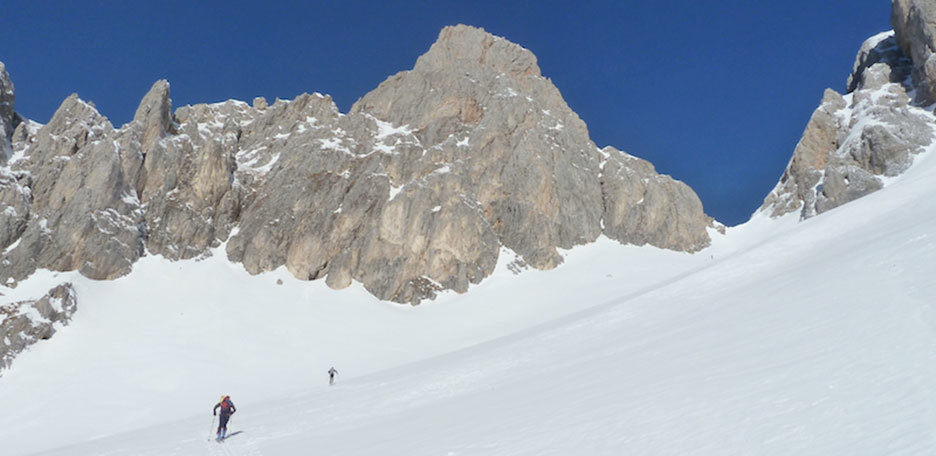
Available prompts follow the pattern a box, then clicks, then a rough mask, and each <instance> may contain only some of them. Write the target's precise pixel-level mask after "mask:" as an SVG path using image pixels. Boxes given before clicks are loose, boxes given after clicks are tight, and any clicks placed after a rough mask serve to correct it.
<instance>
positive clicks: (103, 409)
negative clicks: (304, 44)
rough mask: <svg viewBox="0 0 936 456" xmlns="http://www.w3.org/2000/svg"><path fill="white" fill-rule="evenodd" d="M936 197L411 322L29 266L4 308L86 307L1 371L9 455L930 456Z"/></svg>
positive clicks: (623, 253) (925, 165) (642, 253)
mask: <svg viewBox="0 0 936 456" xmlns="http://www.w3.org/2000/svg"><path fill="white" fill-rule="evenodd" d="M934 183H936V154H934V153H933V151H932V150H930V151H928V152H927V153H924V154H921V155H920V156H918V157H916V163H915V165H914V166H913V167H912V168H911V169H910V170H909V171H908V172H907V173H905V174H904V175H901V176H900V177H898V178H895V179H894V180H892V181H890V182H889V183H888V185H887V187H885V188H884V189H883V190H881V191H879V192H876V193H874V194H871V195H869V196H867V197H864V198H862V199H860V200H857V201H855V202H852V203H850V204H847V205H845V206H842V207H839V208H837V209H834V210H832V211H829V212H827V213H825V214H823V215H822V216H821V217H816V218H813V219H809V220H807V221H804V222H802V223H796V216H795V215H793V216H792V218H791V217H790V216H787V217H784V218H782V219H779V220H769V219H767V218H766V217H764V216H762V215H758V216H755V218H754V219H753V220H752V221H750V222H748V223H747V224H745V225H742V226H740V227H736V228H731V229H729V230H728V233H727V235H725V236H714V243H713V246H712V247H710V248H709V249H707V250H705V251H702V252H700V253H698V254H695V255H688V254H682V253H676V252H667V251H662V250H657V249H654V248H649V247H642V248H638V247H626V246H620V245H617V244H616V243H613V242H611V241H608V240H606V239H603V240H602V241H601V242H598V243H596V244H593V245H588V246H584V247H581V248H576V249H575V250H573V251H571V252H564V254H565V255H566V263H565V264H564V265H562V266H561V267H559V268H558V269H556V270H554V271H549V272H541V271H532V270H528V271H524V272H523V273H521V274H520V275H518V276H515V275H513V273H512V272H510V268H508V267H507V266H508V265H507V264H501V265H499V267H498V271H497V273H496V274H495V276H494V277H493V278H492V279H491V280H489V281H486V282H484V283H482V284H481V285H479V286H478V287H477V288H476V289H473V290H472V292H471V293H469V294H466V295H455V294H452V295H446V296H443V297H441V298H440V299H438V300H437V301H435V302H433V303H430V304H429V305H425V306H421V307H416V308H410V307H403V306H397V305H392V304H385V303H381V302H377V301H375V300H374V299H373V298H372V297H370V295H368V294H367V293H366V292H364V291H363V290H361V289H360V287H359V286H357V285H356V286H355V287H354V289H353V290H346V291H342V292H334V291H330V290H328V289H327V288H326V287H325V286H324V285H323V284H321V283H317V282H313V283H311V284H310V283H307V282H299V281H296V280H295V279H293V278H292V277H291V276H290V275H289V274H288V273H287V272H285V271H283V270H278V271H275V272H272V273H268V274H263V275H260V276H255V277H251V276H249V275H247V274H246V273H245V272H243V268H241V267H239V265H230V264H227V263H226V262H224V261H222V260H219V258H223V255H215V256H213V257H211V258H208V259H206V260H203V261H185V262H176V263H173V262H168V261H165V260H162V259H159V258H156V257H146V258H143V259H142V260H141V261H140V263H138V265H137V266H136V267H135V268H134V272H133V273H132V274H131V275H130V276H128V277H124V278H121V279H119V280H116V281H112V282H93V281H90V280H87V279H83V278H81V277H80V276H79V275H77V274H74V273H69V274H58V277H54V274H52V273H41V274H37V275H36V276H34V277H31V278H30V279H29V280H27V281H25V282H23V283H22V284H21V285H20V286H19V287H18V288H17V289H15V290H7V289H2V290H0V292H3V293H4V294H5V295H6V296H4V297H3V299H20V298H23V297H28V296H35V295H39V294H41V293H43V292H44V291H45V290H46V289H48V287H49V285H50V284H51V283H54V282H56V281H64V280H70V281H73V282H74V284H75V287H76V288H77V290H78V295H79V296H80V299H81V311H79V312H78V313H76V315H75V318H74V320H73V323H72V324H71V325H70V326H68V327H66V328H63V329H62V330H61V331H60V333H59V334H57V335H56V337H55V338H54V339H53V340H51V341H49V342H46V343H40V344H37V345H35V346H33V348H32V349H31V350H30V351H28V352H26V353H24V354H23V355H21V356H20V357H19V358H17V359H16V361H15V362H14V364H13V367H12V369H11V370H10V371H8V372H7V373H6V374H5V375H4V377H3V378H0V442H2V445H3V451H2V452H3V454H14V455H16V454H30V453H34V452H40V453H41V454H62V455H83V454H88V455H99V454H108V455H192V454H248V455H292V454H307V453H309V451H311V449H314V450H315V451H316V452H320V453H322V454H341V455H377V454H380V455H386V454H405V455H469V454H484V455H513V454H589V455H602V454H607V455H619V454H713V455H724V454H796V455H804V454H816V455H830V454H891V455H893V454H906V455H910V454H921V455H922V454H933V453H934V452H936V434H934V432H933V429H936V394H934V393H936V386H934V385H936V312H934V308H933V297H934V296H936V282H934V281H933V280H932V277H933V276H934V274H936V261H934V260H936V200H934V199H933V198H932V196H931V195H932V193H933V191H934V186H936V184H934ZM503 256H504V257H506V256H509V255H503ZM505 262H506V261H505ZM277 280H282V281H283V284H282V285H276V281H277ZM169 283H171V284H172V287H171V289H170V288H169V287H166V286H165V284H169ZM332 365H334V366H335V367H336V368H337V369H338V370H339V371H340V372H341V374H340V375H339V377H338V383H337V385H335V386H333V387H329V386H327V383H328V380H327V374H326V371H327V370H328V368H329V367H330V366H332ZM221 394H230V395H231V396H232V398H233V400H234V401H235V403H236V404H237V405H238V410H239V411H238V413H237V414H236V415H234V417H233V419H232V422H231V427H230V429H231V432H235V431H241V433H240V434H237V435H235V436H233V437H231V438H230V439H229V440H227V441H226V442H224V443H222V444H217V443H214V442H210V441H208V437H209V434H210V432H211V429H210V424H209V420H210V419H211V416H210V414H209V413H208V412H209V410H210V408H211V407H212V406H213V405H214V403H215V402H216V401H217V398H218V397H219V396H220V395H221Z"/></svg>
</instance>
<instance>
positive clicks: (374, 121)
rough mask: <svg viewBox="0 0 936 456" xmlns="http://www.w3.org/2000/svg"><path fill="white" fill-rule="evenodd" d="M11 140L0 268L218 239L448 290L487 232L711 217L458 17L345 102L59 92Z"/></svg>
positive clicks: (250, 256)
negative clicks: (127, 104) (407, 60)
mask: <svg viewBox="0 0 936 456" xmlns="http://www.w3.org/2000/svg"><path fill="white" fill-rule="evenodd" d="M13 142H14V149H15V150H16V151H17V156H18V157H20V156H21V157H22V158H18V159H17V160H16V161H15V162H14V163H12V167H10V168H9V169H8V171H7V172H6V174H5V175H4V176H5V177H2V178H0V202H3V204H5V205H6V207H12V208H13V210H12V211H8V212H10V214H11V215H9V216H4V215H0V249H5V253H4V254H3V256H2V257H0V261H3V262H4V266H5V267H4V268H3V269H2V270H0V280H3V281H9V280H12V281H14V282H15V281H16V280H21V279H22V278H23V277H25V276H27V275H29V274H30V273H31V272H32V271H33V270H35V269H36V268H39V267H44V268H50V269H56V270H70V269H76V268H77V269H79V270H80V271H81V272H82V273H84V274H85V275H88V276H89V277H94V278H113V277H116V276H119V275H122V274H125V273H127V272H128V271H129V269H130V267H131V265H132V263H133V262H134V261H135V260H136V259H137V258H138V257H139V256H141V255H143V253H144V247H145V250H147V251H149V252H150V253H153V254H159V255H163V256H166V257H168V258H171V259H184V258H192V257H196V256H199V255H203V254H206V253H207V252H208V251H209V249H210V248H212V247H217V246H219V245H220V244H221V243H222V242H224V241H227V246H226V250H227V254H228V257H229V258H230V259H231V260H233V261H237V262H241V263H243V265H244V267H245V268H246V269H247V270H248V271H249V272H251V273H259V272H262V271H267V270H271V269H274V268H277V267H280V266H284V265H285V266H286V267H287V268H288V269H289V270H290V271H291V272H292V273H293V274H294V275H295V276H296V277H299V278H302V279H310V280H311V279H319V278H326V282H327V283H328V285H330V286H332V287H334V288H343V287H346V286H348V285H350V284H351V282H352V281H353V280H356V281H359V282H361V283H362V284H363V285H364V286H365V287H366V288H367V289H368V290H369V291H370V292H372V293H373V294H374V295H376V296H377V297H379V298H381V299H389V300H394V301H397V302H412V303H416V302H419V300H421V299H425V298H429V297H433V296H434V295H435V293H436V292H437V291H439V290H442V289H454V290H457V291H459V292H464V291H466V290H467V289H468V287H469V286H470V284H473V283H478V282H479V281H481V280H482V279H483V278H485V277H487V276H488V275H490V274H491V272H492V271H493V269H494V266H495V265H496V263H497V259H498V255H499V253H500V251H501V248H502V247H507V248H509V249H511V250H513V251H514V252H515V253H516V254H517V255H518V256H519V257H520V259H522V261H523V262H525V263H527V264H529V265H531V266H533V267H536V268H541V269H547V268H552V267H555V266H556V265H558V264H559V263H560V262H561V261H562V257H561V256H560V255H559V254H558V252H557V248H564V249H568V248H571V247H573V246H575V245H579V244H584V243H588V242H592V241H594V240H595V239H596V238H597V237H598V236H599V235H601V234H605V235H607V236H609V237H611V238H613V239H617V240H619V241H621V242H626V243H634V244H650V245H654V246H658V247H662V248H669V249H676V250H684V251H695V250H698V249H701V248H703V247H704V246H706V245H708V243H709V237H708V234H707V231H706V227H707V226H709V225H710V224H711V223H712V221H711V219H709V218H708V217H706V216H705V214H704V213H703V211H702V204H701V202H700V201H699V199H698V197H697V196H696V195H695V193H693V192H692V190H691V189H689V188H688V187H687V186H685V185H684V184H682V183H680V182H678V181H675V180H673V179H671V178H669V177H666V176H660V175H659V174H657V173H656V171H655V170H654V169H653V166H652V165H650V164H649V163H647V162H646V161H643V160H640V159H637V158H635V157H632V156H630V155H627V154H624V153H622V152H619V151H617V150H614V149H612V148H607V149H605V150H603V151H602V150H599V149H598V148H597V147H596V146H595V144H594V143H593V142H592V141H591V140H590V139H589V137H588V131H587V128H586V126H585V124H584V122H582V120H581V119H579V118H578V116H577V115H576V114H575V113H574V112H572V110H571V109H570V108H569V107H568V106H567V105H566V103H565V101H564V100H563V99H562V96H561V95H560V94H559V91H558V90H557V89H556V88H555V86H553V85H552V83H551V82H550V81H549V80H548V79H547V78H544V77H543V76H542V75H541V73H540V69H539V67H538V66H537V63H536V57H535V56H534V55H533V54H532V53H531V52H530V51H528V50H526V49H524V48H522V47H520V46H518V45H516V44H513V43H510V42H508V41H507V40H504V39H502V38H498V37H494V36H492V35H490V34H488V33H486V32H484V31H483V30H481V29H477V28H473V27H467V26H456V27H447V28H445V29H444V30H443V31H442V32H441V33H440V35H439V39H438V41H437V42H436V43H435V44H433V45H432V47H431V48H430V50H429V51H428V52H427V53H426V54H425V55H423V56H422V57H420V58H419V59H418V61H417V62H416V65H415V66H414V68H413V69H412V70H410V71H404V72H401V73H399V74H397V75H394V76H392V77H390V78H389V79H388V80H387V81H385V82H384V83H382V84H381V85H380V86H379V87H378V88H377V89H375V90H374V91H372V92H371V93H369V94H367V95H366V96H364V97H363V98H362V99H361V100H359V101H358V103H356V104H355V105H354V106H353V107H352V108H351V110H350V112H349V113H348V114H347V115H342V114H341V113H340V112H339V111H338V109H337V107H336V106H335V104H334V103H333V102H332V100H331V99H330V98H329V97H326V96H322V95H319V94H313V95H301V96H299V97H297V98H296V99H294V100H291V101H284V100H276V101H275V102H273V103H272V104H270V103H267V102H266V100H264V99H262V98H258V99H256V100H254V102H253V105H252V106H248V105H247V104H246V103H242V102H237V101H228V102H225V103H218V104H213V105H197V106H187V107H183V108H180V109H178V110H176V111H175V112H174V113H173V112H172V110H171V101H170V97H169V84H168V83H167V82H165V81H159V82H157V83H156V84H154V85H153V87H152V88H151V89H150V91H149V93H148V94H147V95H146V96H145V97H144V98H143V101H142V102H141V103H140V107H139V109H138V110H137V112H136V115H135V116H134V119H133V121H132V122H130V123H128V124H126V125H124V126H123V127H121V128H119V129H115V128H113V126H111V125H110V123H109V122H108V121H107V119H105V118H103V117H101V116H100V114H98V113H97V111H95V110H94V108H93V106H91V105H89V104H87V103H85V102H82V101H81V100H79V99H78V98H77V97H71V98H69V99H68V100H66V102H65V103H63V105H62V107H61V108H60V109H59V112H57V113H56V115H55V117H53V119H52V121H50V122H49V124H48V125H45V126H42V127H41V128H38V129H37V128H36V125H34V124H32V123H25V122H24V124H23V125H21V126H20V128H18V129H17V131H16V132H15V133H14V134H13ZM2 179H5V180H2ZM2 210H3V208H2V207H0V212H2ZM14 244H15V245H14ZM90 246H94V247H95V248H93V249H92V248H89V247H90ZM101 246H106V248H101Z"/></svg>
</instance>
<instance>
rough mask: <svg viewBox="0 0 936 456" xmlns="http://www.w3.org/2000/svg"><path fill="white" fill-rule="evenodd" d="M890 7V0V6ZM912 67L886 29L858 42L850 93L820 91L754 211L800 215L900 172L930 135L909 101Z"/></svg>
mask: <svg viewBox="0 0 936 456" xmlns="http://www.w3.org/2000/svg"><path fill="white" fill-rule="evenodd" d="M895 8H896V3H895ZM912 68H914V61H912V60H911V59H908V58H907V57H906V55H905V54H904V53H903V52H902V51H901V50H900V47H898V46H897V39H896V38H895V36H894V34H893V33H886V34H880V35H877V36H875V37H872V38H870V39H869V40H868V41H866V42H865V43H864V45H862V47H861V50H860V51H859V53H858V57H857V58H856V61H855V66H854V70H853V72H852V74H851V76H850V77H849V81H848V86H849V88H852V89H853V91H852V92H850V93H849V94H847V95H844V96H843V95H840V94H838V93H836V92H835V91H833V90H831V89H827V90H826V93H825V96H824V97H823V99H822V103H821V104H820V105H819V108H817V109H816V111H815V112H814V113H813V115H812V117H811V118H810V120H809V124H808V125H807V126H806V131H805V132H804V133H803V138H802V139H801V140H800V142H799V144H797V145H796V149H795V150H794V152H793V158H792V159H791V160H790V164H789V165H788V166H787V169H786V171H784V173H783V176H782V177H781V179H780V182H779V183H778V184H777V186H776V187H775V188H774V189H773V191H772V192H771V193H770V194H769V195H768V196H767V198H766V199H765V200H764V205H763V206H762V207H761V210H763V211H767V212H768V213H769V214H770V215H771V216H773V217H777V216H781V215H784V214H787V213H789V212H793V211H797V210H799V211H800V217H801V218H803V219H805V218H809V217H812V216H814V215H817V214H820V213H822V212H825V211H827V210H830V209H833V208H835V207H838V206H840V205H842V204H845V203H847V202H849V201H853V200H855V199H857V198H860V197H862V196H864V195H867V194H868V193H871V192H874V191H876V190H879V189H880V188H881V187H882V186H883V185H884V181H883V180H882V178H886V177H893V176H897V175H898V174H900V173H902V172H904V171H906V170H907V168H909V167H910V165H911V164H912V162H913V155H915V154H917V153H919V152H922V151H923V150H924V148H925V147H926V146H928V145H930V144H931V143H932V141H933V140H934V138H936V130H934V119H933V116H932V115H931V114H930V113H928V112H927V111H925V110H923V109H921V108H919V107H916V106H914V105H913V104H912V103H911V100H910V97H909V95H908V91H909V90H912V89H913V85H912V84H911V85H904V84H903V83H904V82H906V81H908V79H907V75H908V74H910V72H911V71H915V70H911V69H912Z"/></svg>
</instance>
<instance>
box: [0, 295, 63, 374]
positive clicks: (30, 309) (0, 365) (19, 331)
mask: <svg viewBox="0 0 936 456" xmlns="http://www.w3.org/2000/svg"><path fill="white" fill-rule="evenodd" d="M77 309H78V298H77V295H76V294H75V289H74V288H72V285H71V284H70V283H65V284H62V285H59V286H57V287H55V288H53V289H51V290H49V292H48V293H47V294H46V295H45V296H43V297H42V298H40V299H38V300H35V301H23V302H15V303H11V304H6V305H3V306H0V370H3V369H5V368H8V367H10V364H12V362H13V358H14V357H16V355H18V354H19V353H21V352H22V351H23V350H25V349H26V348H27V347H29V346H30V345H32V344H34V343H36V342H38V341H40V340H46V339H49V338H50V337H52V335H53V334H55V331H56V326H57V325H58V326H62V325H67V324H68V322H69V321H70V320H71V317H72V315H73V314H74V313H75V311H76V310H77Z"/></svg>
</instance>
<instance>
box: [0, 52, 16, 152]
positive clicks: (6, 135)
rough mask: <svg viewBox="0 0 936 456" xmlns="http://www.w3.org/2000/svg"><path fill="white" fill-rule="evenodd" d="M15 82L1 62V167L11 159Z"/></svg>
mask: <svg viewBox="0 0 936 456" xmlns="http://www.w3.org/2000/svg"><path fill="white" fill-rule="evenodd" d="M14 101H15V98H14V95H13V81H11V80H10V75H9V74H8V73H7V71H6V67H4V65H3V62H0V165H3V164H4V163H6V162H7V159H9V157H10V152H11V151H12V149H11V148H10V140H11V138H12V137H13V129H14V128H16V125H15V124H14V121H15V120H16V113H15V112H14V111H13V107H14Z"/></svg>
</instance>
